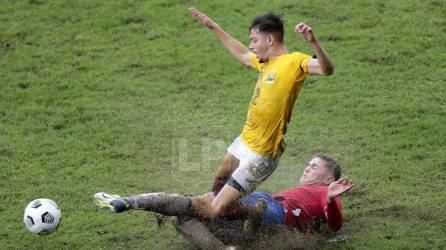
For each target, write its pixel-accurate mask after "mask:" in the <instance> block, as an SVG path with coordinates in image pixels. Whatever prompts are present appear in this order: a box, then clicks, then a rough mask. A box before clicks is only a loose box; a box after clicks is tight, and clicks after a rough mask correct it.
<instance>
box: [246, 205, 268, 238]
mask: <svg viewBox="0 0 446 250" xmlns="http://www.w3.org/2000/svg"><path fill="white" fill-rule="evenodd" d="M255 206H256V207H257V208H258V212H259V214H258V215H257V216H256V217H255V218H253V219H247V220H245V223H244V224H243V232H244V233H246V234H252V233H255V232H257V230H258V228H259V226H260V225H261V223H262V221H263V217H264V215H265V212H266V208H267V207H268V202H267V201H266V200H265V199H263V198H259V199H258V200H257V201H256V204H255Z"/></svg>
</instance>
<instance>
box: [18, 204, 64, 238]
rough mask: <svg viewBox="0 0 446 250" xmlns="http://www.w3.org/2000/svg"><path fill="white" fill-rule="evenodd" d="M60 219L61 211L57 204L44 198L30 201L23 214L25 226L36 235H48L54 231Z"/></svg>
mask: <svg viewBox="0 0 446 250" xmlns="http://www.w3.org/2000/svg"><path fill="white" fill-rule="evenodd" d="M61 219H62V213H61V212H60V209H59V207H58V206H57V204H56V203H55V202H54V201H52V200H50V199H44V198H40V199H37V200H33V201H31V202H30V203H29V204H28V206H26V208H25V214H24V215H23V222H24V223H25V226H26V228H28V230H29V231H31V232H32V233H35V234H38V235H48V234H50V233H52V232H54V231H56V229H57V227H59V224H60V221H61Z"/></svg>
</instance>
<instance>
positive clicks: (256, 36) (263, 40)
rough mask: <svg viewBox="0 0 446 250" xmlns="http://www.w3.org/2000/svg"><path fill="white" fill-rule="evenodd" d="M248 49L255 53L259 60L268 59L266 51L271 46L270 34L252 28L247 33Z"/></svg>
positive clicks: (264, 60)
mask: <svg viewBox="0 0 446 250" xmlns="http://www.w3.org/2000/svg"><path fill="white" fill-rule="evenodd" d="M249 40H250V41H251V42H250V44H249V49H250V50H251V51H252V53H254V54H256V55H257V58H258V59H259V61H260V62H266V61H267V60H268V57H269V55H268V52H269V49H270V47H271V45H270V40H271V35H267V34H265V33H262V32H259V29H256V28H253V29H251V31H250V34H249Z"/></svg>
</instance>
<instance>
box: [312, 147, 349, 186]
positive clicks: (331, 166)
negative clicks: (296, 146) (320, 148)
mask: <svg viewBox="0 0 446 250" xmlns="http://www.w3.org/2000/svg"><path fill="white" fill-rule="evenodd" d="M314 157H317V158H319V159H322V160H324V161H325V162H326V163H327V164H325V167H326V168H328V170H330V171H331V172H332V173H333V177H334V179H335V181H337V180H339V178H341V175H342V168H341V166H340V165H339V163H338V161H336V160H335V159H333V158H332V157H330V156H328V155H326V154H322V153H319V154H316V155H315V156H314Z"/></svg>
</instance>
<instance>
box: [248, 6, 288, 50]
mask: <svg viewBox="0 0 446 250" xmlns="http://www.w3.org/2000/svg"><path fill="white" fill-rule="evenodd" d="M254 28H256V29H259V31H260V32H264V33H268V34H272V35H273V36H274V37H275V38H276V39H277V40H279V42H281V43H282V42H283V37H284V31H283V22H282V18H281V17H280V15H279V14H277V13H274V12H269V13H267V14H265V15H261V16H258V17H256V18H254V19H253V20H252V23H251V26H249V30H250V31H251V30H252V29H254Z"/></svg>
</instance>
